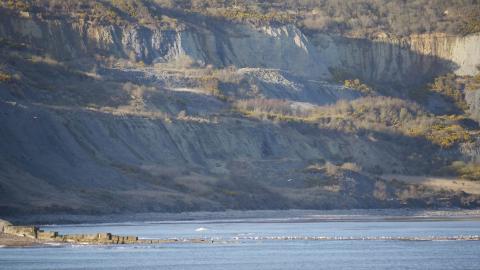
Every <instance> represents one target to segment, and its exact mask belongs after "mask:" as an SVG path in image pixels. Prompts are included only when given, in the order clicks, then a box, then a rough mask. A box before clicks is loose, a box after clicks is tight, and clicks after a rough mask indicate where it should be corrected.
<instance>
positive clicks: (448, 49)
mask: <svg viewBox="0 0 480 270" xmlns="http://www.w3.org/2000/svg"><path fill="white" fill-rule="evenodd" d="M311 40H312V42H313V43H314V44H315V45H316V46H317V49H318V51H319V54H320V55H321V56H322V57H323V59H325V60H326V61H327V62H326V64H327V66H329V67H331V68H336V69H339V70H342V71H346V72H347V73H350V74H351V75H353V76H357V77H359V78H361V79H363V80H365V81H368V82H372V83H380V84H382V83H383V84H392V83H396V84H398V85H400V86H402V85H403V86H408V85H419V84H421V83H424V82H426V81H429V80H431V79H432V78H433V77H436V76H438V75H441V74H445V73H448V72H455V73H456V74H458V75H475V74H476V73H477V72H478V70H477V65H479V64H480V46H479V45H478V44H480V35H479V34H475V35H470V36H466V37H461V36H451V35H447V34H442V33H432V34H424V35H412V36H409V37H405V38H394V37H389V36H387V35H383V36H382V35H381V36H379V37H377V38H375V39H363V38H348V37H341V36H329V35H325V34H317V35H313V36H312V37H311Z"/></svg>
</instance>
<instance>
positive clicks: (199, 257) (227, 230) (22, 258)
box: [0, 220, 480, 270]
mask: <svg viewBox="0 0 480 270" xmlns="http://www.w3.org/2000/svg"><path fill="white" fill-rule="evenodd" d="M44 229H46V230H54V231H59V232H60V233H61V234H74V233H96V232H111V233H113V234H117V235H138V236H139V237H140V238H145V239H178V240H179V242H177V243H172V244H155V245H115V246H92V245H86V246H83V245H62V246H58V247H35V248H1V249H0V269H9V270H15V269H480V242H479V241H398V240H373V241H372V240H365V241H362V240H354V241H349V240H341V241H335V240H334V241H317V240H264V239H266V238H271V239H275V238H276V237H280V238H285V237H296V239H299V238H302V237H306V238H308V237H322V236H323V237H355V238H362V237H378V238H380V237H412V238H414V237H430V238H434V237H435V236H439V237H442V236H461V235H480V221H479V220H456V221H412V220H405V221H396V222H391V221H368V222H365V221H346V222H299V221H295V220H281V221H271V220H255V221H249V220H237V221H188V222H185V221H182V222H142V223H134V222H132V223H121V224H84V225H68V226H65V225H63V226H48V227H44ZM200 238H201V239H208V240H209V241H206V243H190V242H182V241H183V240H185V239H200ZM256 239H261V240H256Z"/></svg>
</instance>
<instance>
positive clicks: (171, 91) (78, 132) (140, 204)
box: [0, 16, 480, 214]
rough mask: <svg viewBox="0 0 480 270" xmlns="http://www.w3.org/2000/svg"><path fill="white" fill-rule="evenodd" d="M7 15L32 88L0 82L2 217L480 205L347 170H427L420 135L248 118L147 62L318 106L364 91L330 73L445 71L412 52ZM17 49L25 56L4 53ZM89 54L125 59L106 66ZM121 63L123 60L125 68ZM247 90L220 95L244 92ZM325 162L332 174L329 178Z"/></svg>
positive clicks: (237, 28) (258, 33) (238, 27)
mask: <svg viewBox="0 0 480 270" xmlns="http://www.w3.org/2000/svg"><path fill="white" fill-rule="evenodd" d="M0 21H1V24H0V37H1V38H2V41H4V40H7V46H3V43H2V46H3V47H0V48H1V49H2V51H0V52H1V53H2V54H3V55H5V56H8V57H9V59H8V67H7V68H8V69H9V71H12V73H17V74H20V75H19V78H22V79H25V82H18V85H15V83H12V84H8V83H2V84H0V90H1V91H0V123H1V126H2V128H1V129H0V151H1V153H2V155H1V156H0V168H1V170H0V207H1V209H0V210H1V211H0V214H5V213H7V212H8V213H9V214H16V213H21V212H23V213H28V212H29V211H30V212H33V211H40V212H47V213H50V212H62V211H64V212H75V213H111V212H122V211H186V210H223V209H262V208H263V209H267V208H269V209H273V208H275V209H277V208H354V207H355V208H368V207H377V208H378V207H401V206H403V205H408V206H423V205H427V206H452V205H455V206H461V207H474V206H475V205H478V203H477V202H479V203H480V200H478V198H477V197H473V198H472V199H469V197H468V196H469V195H465V194H456V193H454V192H450V193H447V194H442V193H435V192H433V191H431V190H428V189H422V190H419V191H418V192H417V189H416V188H417V187H413V188H412V187H411V186H408V185H404V184H401V183H397V184H395V185H388V187H384V188H383V189H382V190H377V189H378V187H382V186H384V185H385V184H384V182H383V180H381V179H377V178H375V176H371V175H368V174H364V173H360V172H356V171H355V168H353V169H348V167H349V166H350V167H351V166H352V165H351V164H349V163H350V162H354V163H357V164H358V165H359V166H360V167H362V168H363V170H365V171H367V172H369V173H373V174H376V175H378V174H381V173H419V172H424V171H426V170H427V169H428V168H429V167H431V165H432V162H437V161H436V160H433V159H430V158H428V157H430V156H433V155H435V154H438V151H439V149H438V147H437V146H436V145H432V144H431V143H429V142H427V141H425V140H424V139H422V138H417V137H408V136H402V135H399V134H390V133H388V132H385V133H384V132H367V131H365V132H359V133H358V134H356V133H349V132H343V131H339V130H330V129H328V128H320V127H319V126H317V125H316V124H314V123H303V122H293V123H290V122H288V121H287V122H275V121H269V119H265V120H259V119H250V118H246V117H243V116H242V115H240V114H239V113H238V112H232V107H231V104H230V103H229V102H228V101H226V100H225V99H222V98H219V97H216V96H214V95H213V94H212V93H211V91H210V92H209V90H208V91H207V90H206V89H198V88H195V89H192V85H195V84H194V83H193V82H192V80H194V79H196V80H200V79H201V78H198V76H197V78H194V79H192V78H191V77H187V76H186V75H184V74H183V73H182V72H184V71H185V70H180V71H179V70H174V71H171V70H161V68H160V69H157V68H156V67H154V66H153V65H152V64H155V63H163V62H174V61H180V60H182V59H183V58H185V57H188V58H190V59H191V60H193V61H194V62H196V63H197V64H198V65H199V66H201V67H204V66H205V65H213V66H215V67H226V66H229V65H234V66H236V67H237V68H240V69H238V70H237V71H236V72H237V74H235V76H237V75H239V76H243V77H242V78H243V79H245V81H246V84H247V86H246V88H248V89H247V92H248V91H250V92H258V93H255V95H256V96H254V97H264V98H275V99H286V100H291V101H295V102H297V106H312V104H321V105H325V104H332V103H335V102H337V101H339V100H351V99H355V98H359V97H361V96H362V95H363V94H361V93H360V92H359V91H355V90H352V89H346V88H345V87H342V86H341V85H332V84H331V83H328V82H326V81H324V80H323V79H328V78H329V77H330V74H329V71H328V68H329V67H345V68H347V69H349V70H351V71H352V72H358V74H364V75H365V76H370V77H371V78H372V80H373V79H375V80H377V79H378V80H384V81H388V80H392V81H395V80H400V81H401V80H403V79H404V78H405V76H407V75H413V74H415V76H414V77H415V78H417V77H421V76H420V75H419V74H418V72H423V73H421V74H424V73H425V74H431V73H432V74H433V73H435V72H437V71H438V70H440V69H441V68H443V67H444V66H443V65H444V63H443V62H441V61H440V60H438V59H436V58H435V57H430V56H428V54H427V55H425V56H419V55H420V54H418V55H417V54H416V53H414V52H411V51H410V49H408V48H406V47H408V46H407V45H405V44H400V45H399V44H395V43H389V44H386V45H385V44H381V42H374V43H372V42H370V41H366V40H349V39H347V38H336V37H328V36H325V37H324V41H319V40H317V39H315V40H314V41H315V43H312V39H311V38H308V37H306V36H305V35H304V34H303V33H302V32H301V31H300V30H299V29H298V28H296V27H295V26H292V25H284V26H263V27H258V26H252V25H246V24H231V23H227V22H225V24H224V25H221V26H218V25H215V23H213V22H208V21H205V22H204V23H200V24H198V25H189V26H188V27H179V28H178V29H167V30H165V29H161V28H155V27H145V26H139V25H137V26H133V25H132V26H123V27H120V26H114V25H102V24H95V23H92V22H90V21H82V20H75V21H68V20H61V19H48V20H46V19H40V18H30V17H26V18H22V17H19V16H11V17H2V18H0ZM325 40H326V41H325ZM322 42H323V43H322ZM325 42H326V43H325ZM20 43H23V44H24V45H25V47H26V49H25V48H23V47H22V46H19V47H20V48H19V49H15V50H13V49H12V50H10V49H9V48H8V46H9V45H8V44H14V45H15V46H17V45H18V44H20ZM418 43H420V42H418ZM313 44H316V45H313ZM322 44H323V45H322ZM424 46H425V47H426V46H428V45H427V44H425V45H424ZM418 47H421V46H420V45H418ZM386 48H387V49H386ZM469 48H470V47H469ZM471 48H473V50H474V49H475V46H471ZM22 50H24V51H22ZM32 55H44V56H49V57H51V58H53V59H54V60H55V61H56V62H55V61H52V62H53V63H51V62H48V61H35V60H34V59H30V58H29V57H31V56H32ZM96 55H100V56H103V58H101V57H100V58H101V59H105V58H106V59H108V58H113V59H114V61H118V62H119V63H120V64H119V65H118V66H114V67H111V66H109V65H105V66H102V64H103V63H102V62H101V61H99V62H98V63H97V62H96V61H97V60H96V59H95V58H96ZM24 56H25V57H24ZM125 59H130V60H132V61H131V62H132V64H131V65H130V66H128V67H125V66H121V63H123V62H122V61H123V60H125ZM120 60H122V61H120ZM140 61H143V62H144V64H141V63H140ZM459 61H460V60H459ZM85 63H86V64H85ZM76 64H78V65H76ZM84 64H85V65H84ZM96 64H98V66H99V67H98V70H97V71H98V72H97V73H95V74H93V75H92V74H86V73H88V72H85V70H87V69H86V68H85V66H87V67H88V68H89V67H90V65H96ZM437 64H441V65H440V66H437ZM465 66H468V65H467V64H465ZM76 68H78V69H76ZM278 69H280V70H278ZM467 69H468V68H467ZM87 71H88V70H87ZM169 72H170V73H169ZM172 73H174V75H172ZM45 77H46V78H45ZM412 80H413V79H412ZM131 82H133V83H135V84H138V85H137V86H135V87H133V86H132V85H131ZM242 83H244V81H242V80H240V82H237V83H232V85H229V86H228V87H225V88H229V87H230V89H233V90H232V91H237V90H238V89H237V88H239V87H240V86H241V84H242ZM253 85H254V86H256V87H257V86H258V89H251V88H252V86H253ZM195 87H196V85H195ZM257 90H258V91H257ZM250 92H248V93H246V94H245V95H244V96H240V98H246V97H250V96H248V94H251V93H250ZM325 121H329V120H328V119H326V120H325ZM455 151H456V150H453V151H452V152H455ZM455 154H458V153H453V154H451V155H455ZM327 161H328V162H333V163H335V164H338V165H339V166H337V167H335V166H333V168H334V169H331V168H332V166H331V167H330V169H325V168H326V167H324V166H326V164H327ZM343 164H346V168H347V169H346V168H342V167H341V166H343ZM327 165H328V164H327ZM327 167H328V166H327ZM378 183H380V184H378ZM382 183H383V185H382ZM413 189H414V191H415V192H413V191H412V190H413ZM379 193H382V195H381V196H379V195H378V194H379ZM445 197H447V198H448V200H444V198H445ZM418 198H420V199H418Z"/></svg>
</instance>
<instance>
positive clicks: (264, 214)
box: [0, 209, 480, 226]
mask: <svg viewBox="0 0 480 270" xmlns="http://www.w3.org/2000/svg"><path fill="white" fill-rule="evenodd" d="M1 218H5V219H7V220H10V221H12V222H14V223H16V224H37V225H42V226H48V225H68V224H72V225H73V224H109V223H138V222H152V223H168V222H172V223H178V222H200V223H202V222H203V223H213V222H224V223H232V222H233V223H235V222H342V221H345V222H354V221H364V222H367V221H402V220H405V221H412V220H416V221H442V220H465V219H480V209H473V210H465V209H439V210H425V209H349V210H295V209H294V210H247V211H240V210H227V211H222V212H182V213H156V212H153V213H131V214H128V213H124V214H108V215H74V214H33V215H18V216H0V219H1Z"/></svg>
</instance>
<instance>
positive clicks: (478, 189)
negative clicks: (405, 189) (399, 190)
mask: <svg viewBox="0 0 480 270" xmlns="http://www.w3.org/2000/svg"><path fill="white" fill-rule="evenodd" d="M382 178H384V179H386V180H388V181H391V180H394V179H396V180H399V181H402V182H405V183H412V184H422V185H425V186H427V187H430V188H433V189H435V190H441V189H447V190H454V191H464V192H465V193H469V194H476V195H480V182H478V181H469V180H464V179H460V178H447V177H434V176H410V175H399V174H389V175H383V177H382Z"/></svg>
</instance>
